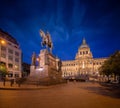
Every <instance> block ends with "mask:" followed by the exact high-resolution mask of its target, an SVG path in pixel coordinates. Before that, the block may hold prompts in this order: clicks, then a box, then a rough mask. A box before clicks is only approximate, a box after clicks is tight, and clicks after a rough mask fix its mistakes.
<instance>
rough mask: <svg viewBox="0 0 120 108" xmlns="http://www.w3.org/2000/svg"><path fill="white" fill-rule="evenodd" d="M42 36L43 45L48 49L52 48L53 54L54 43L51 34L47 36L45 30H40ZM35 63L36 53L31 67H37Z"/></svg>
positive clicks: (33, 55)
mask: <svg viewBox="0 0 120 108" xmlns="http://www.w3.org/2000/svg"><path fill="white" fill-rule="evenodd" d="M40 36H41V37H42V42H41V45H42V46H46V48H50V53H52V48H53V43H52V40H51V36H50V34H49V32H47V33H46V34H45V33H44V31H43V30H40ZM35 62H36V54H35V52H33V54H32V63H31V65H35Z"/></svg>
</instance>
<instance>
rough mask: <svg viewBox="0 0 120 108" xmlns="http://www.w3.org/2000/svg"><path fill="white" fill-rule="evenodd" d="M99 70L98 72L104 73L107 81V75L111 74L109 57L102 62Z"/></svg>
mask: <svg viewBox="0 0 120 108" xmlns="http://www.w3.org/2000/svg"><path fill="white" fill-rule="evenodd" d="M99 72H100V75H106V76H107V77H108V81H109V76H110V75H112V71H111V60H110V59H108V60H106V61H105V62H104V64H103V65H102V66H101V67H100V68H99Z"/></svg>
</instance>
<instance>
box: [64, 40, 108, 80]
mask: <svg viewBox="0 0 120 108" xmlns="http://www.w3.org/2000/svg"><path fill="white" fill-rule="evenodd" d="M106 59H107V58H93V55H92V52H91V50H90V47H89V45H88V44H87V43H86V40H85V39H83V41H82V44H81V45H80V47H79V49H78V52H77V53H76V56H75V60H68V61H62V77H63V78H77V77H79V76H85V75H91V76H92V75H94V76H95V75H96V76H97V75H99V71H98V69H99V67H100V66H101V65H102V64H103V63H104V61H105V60H106Z"/></svg>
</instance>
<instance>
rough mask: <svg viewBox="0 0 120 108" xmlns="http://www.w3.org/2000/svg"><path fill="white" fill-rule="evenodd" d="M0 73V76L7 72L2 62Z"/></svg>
mask: <svg viewBox="0 0 120 108" xmlns="http://www.w3.org/2000/svg"><path fill="white" fill-rule="evenodd" d="M0 73H1V75H2V77H5V75H6V74H7V68H6V66H5V64H3V63H0Z"/></svg>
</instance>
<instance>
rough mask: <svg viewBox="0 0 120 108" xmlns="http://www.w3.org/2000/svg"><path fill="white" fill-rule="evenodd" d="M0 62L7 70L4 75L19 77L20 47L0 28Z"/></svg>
mask: <svg viewBox="0 0 120 108" xmlns="http://www.w3.org/2000/svg"><path fill="white" fill-rule="evenodd" d="M0 64H4V66H5V67H6V69H7V71H8V75H7V76H6V77H9V78H15V77H21V49H20V47H19V44H18V42H17V41H16V40H15V39H14V38H13V37H12V36H11V35H9V34H8V33H6V32H4V31H3V30H1V29H0ZM1 68H2V67H1ZM1 71H2V70H1ZM0 74H1V73H0Z"/></svg>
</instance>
